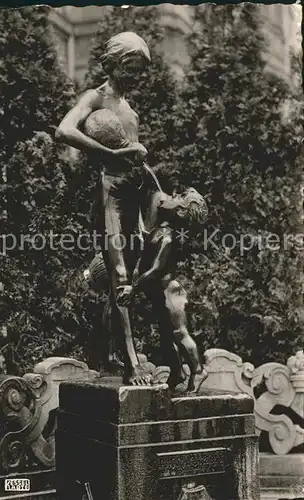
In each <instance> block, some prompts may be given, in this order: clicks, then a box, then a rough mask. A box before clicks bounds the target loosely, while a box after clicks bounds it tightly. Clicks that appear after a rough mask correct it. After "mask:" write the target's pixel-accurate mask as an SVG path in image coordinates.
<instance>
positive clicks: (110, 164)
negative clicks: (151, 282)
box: [56, 32, 151, 385]
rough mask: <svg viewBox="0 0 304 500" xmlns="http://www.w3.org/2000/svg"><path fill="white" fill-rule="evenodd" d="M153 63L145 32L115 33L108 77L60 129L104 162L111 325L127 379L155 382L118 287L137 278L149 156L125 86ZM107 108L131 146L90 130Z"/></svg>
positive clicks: (102, 204) (102, 228)
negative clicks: (109, 142)
mask: <svg viewBox="0 0 304 500" xmlns="http://www.w3.org/2000/svg"><path fill="white" fill-rule="evenodd" d="M149 63H150V53H149V49H148V47H147V45H146V43H145V42H144V40H143V39H142V38H140V37H139V36H138V35H136V34H135V33H132V32H124V33H119V34H118V35H115V36H113V37H112V38H111V39H110V40H109V41H108V42H107V45H106V53H105V54H104V55H103V57H102V64H103V68H104V70H105V72H106V73H107V75H108V79H107V81H106V82H105V83H104V84H103V85H101V86H100V87H98V88H97V89H92V90H88V91H87V92H86V93H85V94H83V95H82V96H81V97H80V99H79V100H78V102H77V104H76V105H75V106H74V108H73V109H72V110H71V111H70V112H69V113H68V114H67V115H66V116H65V118H64V119H63V120H62V122H61V124H60V125H59V127H58V129H57V132H56V137H57V139H58V140H60V141H62V142H65V143H66V144H68V145H69V146H73V147H76V148H78V149H80V150H83V151H86V152H87V153H88V154H90V155H92V154H94V158H95V162H96V164H97V165H100V169H101V179H100V183H99V186H98V190H99V203H98V213H97V215H96V220H98V224H97V227H96V230H97V233H98V234H103V235H104V236H106V237H105V238H104V241H103V242H102V254H103V258H104V261H105V264H106V267H107V273H108V275H109V277H110V282H111V284H110V292H109V299H108V302H109V311H110V312H111V327H112V328H113V331H115V334H116V336H117V338H118V342H119V344H120V348H121V351H122V353H123V361H124V383H125V384H127V385H146V384H150V382H151V380H150V378H151V377H150V375H148V374H146V373H145V372H144V370H143V369H142V367H141V366H140V363H139V360H138V357H137V355H136V352H135V348H134V342H133V335H132V327H131V318H130V311H129V306H128V305H119V304H118V302H117V292H118V287H121V286H125V285H128V284H130V283H131V282H132V274H133V270H134V267H135V263H136V259H135V253H134V251H132V235H134V233H136V230H137V227H138V218H139V205H140V201H139V187H140V184H141V180H140V179H138V181H134V179H132V175H131V174H132V170H133V168H134V167H136V166H139V167H142V168H143V170H144V161H145V159H146V156H147V150H146V149H145V147H144V146H143V145H142V144H140V143H139V142H138V125H139V123H138V116H137V114H136V113H135V111H133V110H132V109H131V107H130V106H129V104H128V102H127V101H126V99H125V92H126V91H128V90H129V89H131V88H132V87H133V86H134V85H136V77H137V76H140V75H142V74H143V72H144V71H145V69H146V67H147V66H148V64H149ZM147 98H148V96H147ZM101 109H107V110H110V111H111V112H112V113H114V114H115V115H116V116H117V118H118V119H119V121H120V123H121V125H122V127H123V130H124V133H125V136H126V140H127V142H128V143H129V144H131V146H129V147H124V148H121V149H117V150H114V149H110V148H108V147H106V146H104V145H103V144H102V143H103V141H102V140H101V141H100V142H98V141H96V140H95V139H93V138H91V137H89V136H88V135H86V134H85V133H84V131H83V130H84V124H85V122H86V119H87V118H88V117H89V115H90V114H91V113H93V112H94V111H97V110H101Z"/></svg>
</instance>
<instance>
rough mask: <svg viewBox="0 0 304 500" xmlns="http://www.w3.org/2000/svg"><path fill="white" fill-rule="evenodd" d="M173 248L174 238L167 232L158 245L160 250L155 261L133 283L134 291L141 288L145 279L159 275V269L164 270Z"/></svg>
mask: <svg viewBox="0 0 304 500" xmlns="http://www.w3.org/2000/svg"><path fill="white" fill-rule="evenodd" d="M171 248H172V238H171V235H169V234H166V235H165V236H164V237H163V238H162V240H161V242H160V245H159V247H158V251H157V254H156V256H155V258H154V261H153V264H152V266H151V268H150V269H148V270H147V271H145V272H144V273H143V274H142V275H141V276H139V278H138V279H137V280H136V281H135V282H134V283H133V292H134V291H135V290H136V289H138V288H140V286H141V285H142V283H144V282H145V281H147V280H149V279H151V278H155V276H156V275H157V273H158V272H159V271H162V270H163V269H164V268H165V266H166V264H167V262H168V257H169V255H170V252H171Z"/></svg>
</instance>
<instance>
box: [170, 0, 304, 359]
mask: <svg viewBox="0 0 304 500" xmlns="http://www.w3.org/2000/svg"><path fill="white" fill-rule="evenodd" d="M206 7H207V9H210V12H209V14H210V15H209V18H208V19H209V22H211V25H212V27H213V29H212V32H211V33H209V37H208V33H207V34H206V31H205V30H203V29H202V26H203V22H204V17H203V16H205V15H206V11H205V12H204V11H202V9H201V8H197V9H196V13H197V19H196V21H197V31H196V33H195V36H194V37H193V38H192V40H191V42H192V47H193V58H192V65H191V68H190V72H189V74H188V78H187V79H186V81H185V85H184V89H183V92H182V94H181V96H180V102H179V105H178V106H176V110H175V116H174V120H175V126H176V134H175V140H174V149H175V151H176V154H175V168H174V171H175V173H174V180H175V181H176V184H178V185H179V189H180V187H181V186H188V185H192V186H194V187H196V188H197V189H198V190H199V191H200V192H201V193H202V194H204V195H205V196H206V199H207V201H208V204H209V209H210V216H209V220H208V223H207V224H206V227H205V235H204V234H201V235H199V236H198V237H196V238H193V239H192V240H189V241H187V242H186V244H185V245H184V250H185V252H188V257H187V259H186V262H185V263H184V264H183V266H182V271H183V272H184V274H185V276H186V277H187V276H188V280H186V281H187V282H188V285H189V286H190V287H191V289H192V292H193V293H192V306H191V309H190V310H191V313H192V323H193V324H192V326H193V328H194V329H195V330H201V331H202V343H203V346H204V348H207V347H214V346H216V347H223V348H227V349H229V350H232V351H235V352H237V353H238V354H240V355H243V356H244V357H245V358H246V359H251V360H252V361H254V362H255V363H261V362H263V361H267V360H271V359H275V360H277V361H280V360H283V359H286V357H287V356H288V355H290V354H291V353H292V352H293V350H294V348H295V345H296V344H297V343H299V342H300V340H301V335H302V332H303V329H302V328H303V324H302V321H301V316H302V317H303V313H302V311H303V309H301V307H302V299H303V293H302V291H303V288H302V285H301V281H302V280H303V276H302V266H303V260H302V259H301V251H300V245H301V241H300V238H299V237H298V238H296V236H295V235H296V233H297V231H299V221H300V218H301V213H302V204H301V191H300V184H301V166H300V163H301V159H302V158H303V156H302V153H303V151H302V127H303V96H302V91H301V89H291V88H290V87H289V86H288V85H287V84H285V83H284V82H283V81H280V79H279V78H277V77H273V76H270V75H267V73H266V72H265V71H264V63H263V61H262V58H261V51H262V50H263V40H262V39H261V38H260V37H259V35H258V33H259V32H258V23H257V22H256V21H255V10H256V7H255V6H252V5H250V4H244V5H242V6H206ZM236 14H237V15H236ZM219 18H220V19H222V20H223V22H222V23H221V24H220V25H217V24H216V22H215V20H216V19H219ZM206 44H208V47H206ZM214 230H216V231H218V233H217V234H216V237H215V238H214V239H213V241H215V242H216V243H217V245H218V247H217V248H214V245H212V244H210V243H209V244H207V248H206V249H204V241H205V242H206V241H207V236H211V234H212V233H213V231H214ZM272 233H274V234H275V235H276V236H275V237H274V236H273V237H272V240H270V239H268V244H267V243H266V244H265V240H266V242H267V238H271V234H272ZM228 234H232V236H229V237H228V236H227V238H226V240H225V239H223V238H224V237H225V235H228ZM247 234H249V235H251V237H252V238H253V237H256V243H255V244H253V248H252V249H250V250H247V251H246V250H245V251H244V252H242V251H241V249H240V238H241V235H247ZM290 234H293V235H294V238H293V240H292V239H290V242H289V244H287V243H285V247H286V248H284V237H285V241H286V238H287V235H290ZM243 237H244V238H245V245H248V242H249V236H248V237H245V236H243ZM233 238H234V240H233ZM274 238H275V239H274ZM233 241H235V242H236V243H235V245H234V248H232V249H229V248H227V247H231V246H232V244H233ZM261 241H263V242H264V243H260V242H261ZM278 243H279V246H278ZM269 247H270V248H269ZM276 247H277V248H276ZM242 253H243V255H242ZM190 255H191V256H192V258H191V257H190Z"/></svg>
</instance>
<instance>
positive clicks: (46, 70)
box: [0, 7, 83, 373]
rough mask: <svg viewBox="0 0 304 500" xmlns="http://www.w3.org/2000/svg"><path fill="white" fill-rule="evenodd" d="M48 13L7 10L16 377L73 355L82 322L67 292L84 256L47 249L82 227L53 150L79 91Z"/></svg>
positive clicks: (8, 292)
mask: <svg viewBox="0 0 304 500" xmlns="http://www.w3.org/2000/svg"><path fill="white" fill-rule="evenodd" d="M48 13H49V9H48V8H46V7H42V8H40V7H39V8H38V7H27V8H22V9H14V10H13V9H2V10H1V11H0V32H1V35H0V50H1V54H2V60H1V70H0V71H1V72H0V80H1V96H0V112H1V115H2V121H1V132H0V145H1V147H0V164H1V166H2V169H3V174H4V179H3V180H4V181H5V182H3V184H2V186H1V211H0V213H1V233H2V234H6V235H8V234H9V235H10V234H11V235H12V236H10V237H9V238H7V241H8V243H9V244H11V243H12V242H13V243H14V244H15V247H14V249H10V250H7V252H4V249H3V248H2V249H1V250H2V254H3V253H6V255H1V282H2V283H3V292H2V299H3V301H4V302H6V303H7V314H6V317H5V318H3V320H5V323H6V326H7V337H4V338H3V339H1V344H2V345H3V353H4V354H5V356H6V362H7V365H8V366H7V369H8V371H9V372H10V373H23V372H24V371H26V370H27V371H28V370H32V368H33V365H34V364H35V362H37V361H40V360H41V359H43V358H45V357H47V356H50V355H53V354H56V353H58V354H60V353H62V354H65V353H68V352H69V351H70V350H71V346H73V345H74V343H75V339H76V334H79V332H81V321H82V315H83V310H82V308H81V312H80V311H79V310H77V303H76V304H73V303H72V301H71V298H72V297H73V298H74V301H75V300H76V299H75V297H77V295H76V294H75V292H74V294H73V291H72V290H70V288H71V285H70V284H69V283H70V281H71V278H73V276H74V274H76V273H77V272H78V269H77V266H79V262H81V259H80V257H79V252H78V251H77V250H74V251H71V250H67V249H63V248H61V247H60V244H59V238H58V237H57V239H56V240H54V244H53V245H51V244H50V234H51V232H52V231H53V233H54V234H59V235H60V234H63V233H71V232H72V233H73V234H74V235H77V234H78V232H79V229H80V228H79V226H78V225H77V221H75V220H74V219H73V210H72V208H71V207H70V205H69V202H68V199H69V192H68V191H69V189H70V179H71V176H72V171H71V165H70V162H68V161H67V160H66V155H65V154H64V150H62V149H61V148H59V147H58V145H57V144H55V142H54V131H55V128H56V127H57V126H58V124H59V122H60V120H61V119H62V117H63V116H64V114H65V113H66V112H67V111H68V109H69V108H70V106H71V105H72V103H73V99H74V94H73V87H72V84H71V83H70V82H69V81H68V80H67V78H66V77H65V75H64V73H63V72H62V71H61V69H60V67H59V65H58V62H57V55H56V52H55V50H54V48H53V46H52V43H51V34H50V31H49V27H48V19H47V16H48ZM33 238H35V239H33ZM2 241H3V240H2ZM22 241H23V243H22ZM77 300H80V298H79V299H78V298H77ZM79 325H80V326H79Z"/></svg>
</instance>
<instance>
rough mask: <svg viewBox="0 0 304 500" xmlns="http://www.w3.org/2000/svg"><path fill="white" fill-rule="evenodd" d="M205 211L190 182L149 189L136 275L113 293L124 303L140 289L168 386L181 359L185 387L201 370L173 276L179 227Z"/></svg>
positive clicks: (183, 297) (177, 377) (178, 377)
mask: <svg viewBox="0 0 304 500" xmlns="http://www.w3.org/2000/svg"><path fill="white" fill-rule="evenodd" d="M207 215H208V209H207V206H206V203H205V200H204V198H203V197H202V196H201V195H200V194H199V193H198V192H197V191H196V189H194V188H190V189H187V190H186V191H185V192H184V193H183V194H181V195H173V196H169V195H167V194H166V193H164V192H163V191H157V192H154V193H153V194H152V196H151V203H150V207H149V209H148V211H147V215H146V217H145V220H144V223H143V226H144V232H145V243H144V250H143V253H142V257H141V259H140V261H139V264H138V277H137V278H134V279H133V283H132V285H128V286H126V287H121V289H120V293H119V302H120V305H127V304H129V303H130V301H131V299H132V297H133V296H134V294H136V293H137V291H139V290H142V291H144V292H145V295H146V297H147V298H148V299H149V300H150V301H151V303H152V306H153V310H154V313H155V317H157V319H158V322H159V327H160V341H161V349H162V353H163V355H164V356H165V357H166V364H168V365H169V366H170V370H171V373H170V377H169V380H168V384H169V386H170V387H172V388H174V387H176V386H177V385H178V384H179V383H180V382H183V381H184V379H185V376H184V374H183V370H182V360H184V361H185V362H186V363H187V364H188V366H189V368H190V378H189V383H188V390H189V391H193V390H194V389H195V377H196V375H197V376H198V378H199V380H200V382H202V381H203V380H204V379H205V378H206V376H207V374H206V372H205V370H204V369H203V366H202V364H201V361H200V356H199V353H198V349H197V345H196V342H195V341H194V339H193V338H192V337H191V335H190V334H189V332H188V328H187V320H186V310H185V309H186V304H187V303H188V299H187V293H186V291H185V290H184V288H183V287H182V286H181V284H180V283H179V282H178V281H177V279H176V269H177V254H176V247H177V244H178V235H180V234H181V233H180V231H181V230H182V229H183V228H185V229H187V228H188V227H189V224H191V223H196V224H197V223H198V224H203V223H204V222H205V220H206V218H207ZM178 231H179V233H178Z"/></svg>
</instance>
